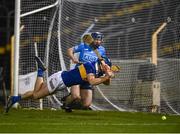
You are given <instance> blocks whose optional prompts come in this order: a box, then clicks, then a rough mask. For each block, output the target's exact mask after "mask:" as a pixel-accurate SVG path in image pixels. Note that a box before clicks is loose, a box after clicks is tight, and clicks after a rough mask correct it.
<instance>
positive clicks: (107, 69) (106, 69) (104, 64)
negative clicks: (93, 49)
mask: <svg viewBox="0 0 180 134" xmlns="http://www.w3.org/2000/svg"><path fill="white" fill-rule="evenodd" d="M101 62H102V67H103V69H104V71H105V72H108V71H111V68H110V66H108V65H107V64H106V63H105V62H104V63H103V61H101Z"/></svg>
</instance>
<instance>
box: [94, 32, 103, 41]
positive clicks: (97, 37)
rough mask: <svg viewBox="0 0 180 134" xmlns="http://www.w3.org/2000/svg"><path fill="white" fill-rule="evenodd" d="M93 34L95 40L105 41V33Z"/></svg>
mask: <svg viewBox="0 0 180 134" xmlns="http://www.w3.org/2000/svg"><path fill="white" fill-rule="evenodd" d="M91 36H92V38H93V39H94V40H100V41H103V34H102V33H100V32H94V33H91Z"/></svg>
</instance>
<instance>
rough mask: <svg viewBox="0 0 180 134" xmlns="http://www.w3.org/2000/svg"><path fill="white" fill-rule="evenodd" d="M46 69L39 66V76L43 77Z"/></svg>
mask: <svg viewBox="0 0 180 134" xmlns="http://www.w3.org/2000/svg"><path fill="white" fill-rule="evenodd" d="M43 74H44V71H43V70H42V69H41V68H38V72H37V76H38V77H43Z"/></svg>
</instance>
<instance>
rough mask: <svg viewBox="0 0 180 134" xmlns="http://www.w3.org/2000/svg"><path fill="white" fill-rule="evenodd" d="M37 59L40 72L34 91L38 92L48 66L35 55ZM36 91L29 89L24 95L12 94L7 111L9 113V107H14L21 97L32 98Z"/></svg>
mask: <svg viewBox="0 0 180 134" xmlns="http://www.w3.org/2000/svg"><path fill="white" fill-rule="evenodd" d="M35 60H36V62H37V65H38V74H37V79H36V83H35V88H34V91H35V92H37V91H38V90H40V88H41V85H42V83H43V74H44V71H45V70H46V67H45V66H44V64H43V62H42V61H41V59H40V58H39V57H35ZM34 91H28V92H26V93H25V94H24V95H18V96H11V97H10V98H9V99H8V103H7V105H6V108H5V112H6V113H7V112H8V111H9V109H10V108H11V107H12V105H13V104H15V103H16V102H18V101H20V100H21V99H28V98H32V97H33V95H34Z"/></svg>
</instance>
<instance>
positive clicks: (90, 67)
mask: <svg viewBox="0 0 180 134" xmlns="http://www.w3.org/2000/svg"><path fill="white" fill-rule="evenodd" d="M97 72H98V71H97V70H96V68H95V62H86V63H85V64H81V65H80V66H78V67H76V68H74V69H72V70H70V71H63V72H62V74H61V77H62V80H63V82H64V84H65V85H66V86H67V87H70V86H73V85H79V84H84V83H87V75H88V74H90V73H93V74H94V75H96V74H97Z"/></svg>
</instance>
